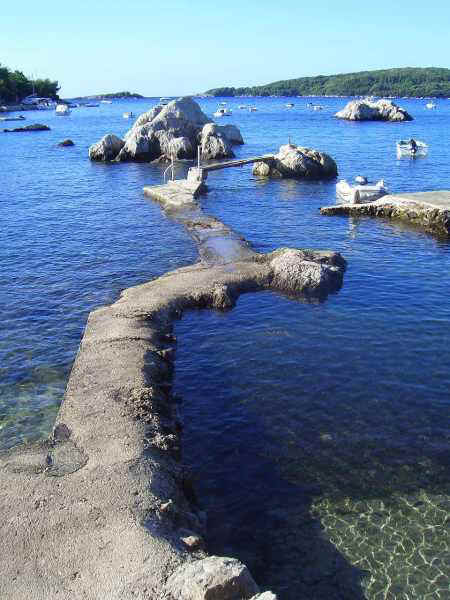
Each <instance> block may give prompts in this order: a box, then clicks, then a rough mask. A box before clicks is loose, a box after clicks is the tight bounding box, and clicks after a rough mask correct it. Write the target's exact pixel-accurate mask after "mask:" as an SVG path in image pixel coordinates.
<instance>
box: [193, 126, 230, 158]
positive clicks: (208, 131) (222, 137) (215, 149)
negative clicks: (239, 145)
mask: <svg viewBox="0 0 450 600" xmlns="http://www.w3.org/2000/svg"><path fill="white" fill-rule="evenodd" d="M224 129H225V127H221V126H220V125H216V124H215V123H207V124H206V125H204V127H203V129H202V131H201V133H200V146H201V154H202V158H203V159H204V160H209V159H211V158H228V157H232V156H234V152H233V150H232V149H231V142H230V141H229V139H228V137H227V136H226V132H225V131H224ZM236 129H237V128H236Z"/></svg>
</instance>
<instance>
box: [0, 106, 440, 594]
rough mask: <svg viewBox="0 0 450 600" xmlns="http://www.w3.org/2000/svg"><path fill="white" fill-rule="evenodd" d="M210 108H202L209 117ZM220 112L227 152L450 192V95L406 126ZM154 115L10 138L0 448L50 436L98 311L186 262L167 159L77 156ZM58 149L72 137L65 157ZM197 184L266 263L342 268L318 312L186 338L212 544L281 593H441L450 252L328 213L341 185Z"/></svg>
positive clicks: (190, 417) (4, 138) (109, 114)
mask: <svg viewBox="0 0 450 600" xmlns="http://www.w3.org/2000/svg"><path fill="white" fill-rule="evenodd" d="M220 100H221V99H201V100H199V102H200V104H201V106H202V108H203V110H204V111H205V112H206V113H207V114H209V115H212V113H213V112H214V110H215V109H216V107H217V102H219V101H220ZM225 101H227V102H228V106H229V107H230V108H232V109H233V116H232V117H231V118H228V117H226V118H223V119H222V121H223V122H226V123H228V122H232V123H235V124H236V125H238V126H239V127H240V129H241V131H242V134H243V136H244V139H245V141H246V144H245V145H244V146H242V147H237V148H236V150H235V151H236V155H237V156H242V157H244V156H252V155H255V154H262V153H266V152H274V151H276V150H277V148H278V147H279V145H281V144H282V143H286V142H287V141H288V140H289V139H290V140H291V141H292V142H294V143H296V144H300V145H303V146H307V147H312V148H317V149H319V150H322V151H325V152H328V153H329V154H330V155H331V156H333V158H335V160H336V162H337V164H338V168H339V175H340V176H343V177H346V178H348V179H351V178H353V177H354V176H356V175H366V176H368V177H369V179H371V180H373V181H375V180H377V179H380V178H383V179H384V180H385V181H386V183H387V185H388V186H389V188H390V189H391V190H392V191H393V192H402V191H412V192H413V191H425V190H433V189H450V148H449V146H448V143H447V137H448V134H447V132H448V127H449V125H450V101H449V100H442V101H438V108H437V110H436V111H428V110H426V109H425V107H424V105H425V101H421V100H401V101H398V103H399V104H400V105H401V106H404V107H405V108H406V109H407V110H409V111H410V112H411V113H412V114H413V116H414V117H415V120H414V121H412V122H409V123H399V124H397V123H349V122H344V121H338V120H336V119H334V118H333V114H334V112H336V111H337V110H338V109H340V108H341V107H342V106H343V105H344V104H345V102H346V100H344V99H335V98H333V99H320V100H318V99H313V100H312V101H313V102H316V103H317V102H320V104H322V105H323V107H324V108H323V110H322V111H317V112H316V111H311V110H310V109H308V108H307V106H306V104H307V102H310V101H311V99H307V98H296V99H294V100H291V99H289V100H286V99H282V98H265V99H225ZM286 101H293V102H294V107H293V108H291V109H287V108H286V107H285V103H286ZM155 103H156V101H155V100H145V101H135V102H131V101H130V102H123V101H115V102H113V104H111V105H100V106H99V107H98V108H82V107H80V108H78V109H74V110H73V111H72V113H71V115H70V116H69V117H56V116H55V115H54V113H53V112H47V111H45V112H39V113H26V116H27V121H26V122H25V123H30V122H42V123H46V124H49V125H50V127H51V128H52V130H51V131H50V132H40V133H24V134H20V133H9V134H6V133H5V134H3V133H1V134H0V183H1V185H0V210H1V230H0V236H1V247H0V253H1V254H0V256H1V261H0V280H1V283H2V286H1V292H0V314H1V317H2V324H3V327H2V330H1V332H0V353H1V362H0V394H1V396H0V428H1V429H0V445H1V447H3V448H5V447H10V446H13V445H15V444H18V443H20V442H23V441H28V440H33V439H37V438H38V437H40V436H42V435H45V434H46V433H48V432H49V430H50V429H51V426H52V422H53V419H54V417H55V414H56V412H57V410H58V406H59V403H60V402H61V399H62V396H63V392H64V388H65V385H66V382H67V378H68V375H69V372H70V368H71V365H72V362H73V359H74V357H75V353H76V351H77V348H78V344H79V341H80V338H81V335H82V332H83V327H84V325H85V322H86V317H87V314H88V313H89V311H90V310H92V309H94V308H96V307H98V306H100V305H102V304H106V303H110V302H112V301H114V300H115V299H116V298H117V297H118V294H119V292H120V290H121V289H123V288H126V287H128V286H130V285H134V284H137V283H141V282H144V281H147V280H149V279H151V278H153V277H156V276H158V275H160V274H162V273H164V272H165V271H167V270H169V269H173V268H176V267H177V266H181V265H183V264H187V263H190V262H193V261H194V260H195V259H196V250H195V247H194V245H193V243H192V241H191V240H190V238H189V237H188V235H187V234H186V232H185V231H184V230H183V229H182V228H181V227H180V226H179V225H177V224H176V223H174V222H172V221H170V220H168V219H167V218H166V217H165V216H164V214H163V213H162V212H161V210H160V208H159V206H158V205H156V204H154V203H152V201H151V200H149V199H147V198H145V197H144V196H143V194H142V186H143V185H145V184H151V183H159V182H160V181H161V176H162V170H161V168H159V167H157V166H152V165H147V164H133V163H125V164H114V165H103V164H97V163H91V162H90V161H89V160H88V158H87V150H88V147H89V145H90V144H91V143H93V142H95V141H97V140H98V139H100V137H101V136H102V135H104V134H105V133H110V132H111V133H116V134H117V135H123V133H124V132H125V131H126V130H127V129H128V128H129V127H130V125H131V123H130V121H127V120H124V119H123V118H122V113H123V112H125V111H129V110H132V111H133V112H134V113H139V112H143V111H144V110H146V109H147V108H149V107H151V106H153V105H154V104H155ZM242 103H246V104H252V105H255V106H256V107H257V108H258V111H257V112H249V111H245V110H240V109H238V105H239V104H242ZM222 121H221V122H222ZM10 125H11V124H10ZM13 125H16V124H14V123H13ZM67 137H69V138H71V139H72V140H73V141H74V142H75V146H74V147H71V148H70V147H69V148H61V147H58V146H57V143H58V142H59V141H61V140H62V139H64V138H67ZM409 137H415V138H416V139H419V140H422V141H425V142H426V143H428V144H429V146H430V152H429V155H428V156H427V157H426V158H425V159H417V160H409V159H401V160H398V159H397V158H396V154H395V142H396V140H398V139H401V138H409ZM208 184H209V187H210V191H209V193H208V195H207V196H206V197H205V198H204V199H203V200H202V207H203V209H204V210H205V212H207V213H209V214H212V215H214V216H216V217H218V218H220V219H221V220H222V221H223V222H225V223H226V224H227V225H229V226H231V227H232V228H233V229H234V230H235V231H237V232H239V233H241V234H243V235H244V236H245V237H246V239H247V240H249V242H251V244H252V245H253V247H254V248H255V249H256V250H258V251H261V252H267V251H270V250H273V249H275V248H277V247H279V246H292V247H299V248H302V247H307V248H314V249H332V250H337V251H339V252H341V253H342V254H343V256H344V257H345V258H346V260H347V262H348V269H347V272H346V274H345V276H344V284H343V287H342V289H341V290H340V291H339V292H338V293H336V294H332V295H331V296H329V297H328V299H326V300H325V301H324V302H322V303H306V302H301V301H292V300H289V299H287V298H285V297H283V296H280V295H276V294H273V293H270V292H261V293H259V294H249V295H245V296H242V297H241V298H240V299H239V301H238V304H237V306H236V308H235V309H233V310H232V311H231V312H227V313H225V314H221V313H214V312H211V311H203V312H202V311H196V312H192V313H188V314H186V315H185V316H184V318H183V319H182V321H181V322H180V323H178V324H177V326H176V333H177V335H178V339H179V342H178V350H177V360H176V375H175V388H176V392H177V393H179V394H180V395H181V396H182V397H183V413H184V421H185V429H184V439H183V447H184V458H185V460H186V462H187V463H188V464H189V466H190V471H191V476H192V478H193V480H194V485H195V488H196V490H197V492H198V497H199V502H200V503H201V504H202V506H203V507H205V508H206V510H207V512H208V532H209V533H208V545H209V548H210V550H211V551H212V552H215V553H217V554H222V555H227V554H228V555H232V556H238V557H239V558H241V559H242V560H243V561H244V562H246V563H247V564H248V565H249V567H250V568H251V570H252V572H253V574H254V576H255V578H256V579H257V581H258V583H260V585H261V586H262V587H263V588H265V587H270V588H271V589H273V590H274V591H277V592H278V593H279V595H280V597H281V598H287V599H289V600H290V599H292V600H294V599H299V598H305V599H306V598H308V599H311V598H345V599H357V598H361V599H362V598H367V599H378V598H389V599H395V600H397V599H405V600H406V599H408V598H417V599H419V598H432V599H434V598H436V599H438V598H448V597H449V588H448V585H449V581H448V574H447V573H448V568H447V569H446V566H445V565H446V562H448V558H449V540H448V525H447V528H446V521H445V520H446V518H448V513H449V497H450V494H449V471H448V463H449V461H448V459H449V439H448V437H449V430H448V414H449V407H448V404H449V402H448V388H449V379H450V377H449V362H450V361H449V359H450V350H449V345H448V323H449V317H450V304H449V302H448V300H447V296H448V290H449V286H448V272H449V265H450V245H449V244H448V242H447V241H445V240H439V239H437V238H434V237H432V236H430V235H427V234H425V233H423V232H422V231H420V230H416V229H413V228H411V227H408V226H405V225H399V224H397V223H393V222H388V221H384V220H372V219H349V218H347V217H324V216H321V215H320V214H319V210H318V209H319V207H320V206H326V205H330V204H334V202H335V182H325V183H307V182H297V181H292V180H285V181H264V180H258V179H255V178H253V177H252V175H251V167H244V168H242V169H227V170H224V171H218V172H214V173H212V174H210V176H209V178H208ZM205 448H208V452H207V453H205Z"/></svg>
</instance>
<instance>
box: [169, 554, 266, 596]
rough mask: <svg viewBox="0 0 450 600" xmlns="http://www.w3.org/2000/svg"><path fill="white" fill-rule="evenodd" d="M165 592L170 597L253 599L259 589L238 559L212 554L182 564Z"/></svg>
mask: <svg viewBox="0 0 450 600" xmlns="http://www.w3.org/2000/svg"><path fill="white" fill-rule="evenodd" d="M165 592H166V598H167V600H249V599H250V598H252V597H254V596H255V595H256V594H258V592H259V589H258V586H257V585H256V583H255V581H254V579H253V577H252V576H251V574H250V571H249V570H248V569H247V567H246V566H245V565H243V564H242V563H241V562H239V561H238V560H237V559H235V558H227V557H224V556H209V557H208V558H203V559H201V560H196V561H194V562H191V563H187V564H183V565H182V566H181V567H179V568H178V569H177V570H176V571H175V572H174V573H173V574H172V575H171V576H170V577H169V579H168V580H167V583H166V589H165Z"/></svg>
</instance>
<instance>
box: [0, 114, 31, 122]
mask: <svg viewBox="0 0 450 600" xmlns="http://www.w3.org/2000/svg"><path fill="white" fill-rule="evenodd" d="M24 120H25V117H24V116H22V115H20V116H19V117H0V121H24Z"/></svg>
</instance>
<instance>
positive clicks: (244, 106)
mask: <svg viewBox="0 0 450 600" xmlns="http://www.w3.org/2000/svg"><path fill="white" fill-rule="evenodd" d="M239 108H242V109H244V108H248V106H246V105H245V104H240V105H239Z"/></svg>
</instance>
